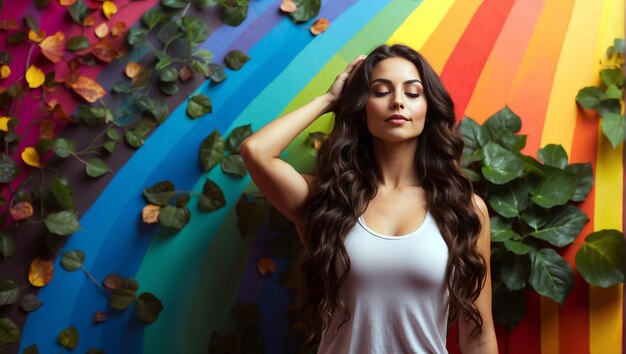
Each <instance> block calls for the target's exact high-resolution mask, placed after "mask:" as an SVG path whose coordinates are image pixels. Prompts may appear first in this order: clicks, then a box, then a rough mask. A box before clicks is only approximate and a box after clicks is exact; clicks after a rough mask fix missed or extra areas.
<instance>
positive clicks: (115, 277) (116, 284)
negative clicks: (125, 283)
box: [104, 273, 122, 290]
mask: <svg viewBox="0 0 626 354" xmlns="http://www.w3.org/2000/svg"><path fill="white" fill-rule="evenodd" d="M104 287H105V288H107V289H109V290H117V289H119V288H121V287H122V277H120V275H119V274H117V273H113V274H109V275H107V277H106V278H104Z"/></svg>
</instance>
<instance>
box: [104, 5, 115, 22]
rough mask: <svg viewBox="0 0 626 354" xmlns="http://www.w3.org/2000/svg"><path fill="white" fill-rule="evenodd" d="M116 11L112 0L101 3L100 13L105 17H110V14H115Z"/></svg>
mask: <svg viewBox="0 0 626 354" xmlns="http://www.w3.org/2000/svg"><path fill="white" fill-rule="evenodd" d="M116 12H117V6H115V4H114V3H113V1H105V2H104V4H102V13H103V14H104V16H105V17H106V18H108V19H110V18H111V15H113V14H115V13H116Z"/></svg>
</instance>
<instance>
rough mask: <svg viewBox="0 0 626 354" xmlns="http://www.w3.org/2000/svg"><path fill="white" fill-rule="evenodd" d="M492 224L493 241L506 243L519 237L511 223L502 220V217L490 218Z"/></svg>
mask: <svg viewBox="0 0 626 354" xmlns="http://www.w3.org/2000/svg"><path fill="white" fill-rule="evenodd" d="M489 220H490V224H491V241H492V242H504V241H506V240H508V239H510V238H512V237H513V236H515V235H517V233H516V232H515V231H513V230H512V228H511V223H510V222H506V221H504V220H502V218H501V217H499V216H497V215H494V216H492V217H490V218H489Z"/></svg>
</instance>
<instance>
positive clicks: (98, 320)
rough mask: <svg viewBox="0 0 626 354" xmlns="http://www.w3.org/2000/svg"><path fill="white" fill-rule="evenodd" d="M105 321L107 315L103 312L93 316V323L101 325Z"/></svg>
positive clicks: (97, 312)
mask: <svg viewBox="0 0 626 354" xmlns="http://www.w3.org/2000/svg"><path fill="white" fill-rule="evenodd" d="M106 319H107V315H105V314H104V312H102V311H100V310H98V311H96V313H94V314H93V323H102V322H104V321H106Z"/></svg>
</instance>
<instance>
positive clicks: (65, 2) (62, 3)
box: [59, 0, 76, 6]
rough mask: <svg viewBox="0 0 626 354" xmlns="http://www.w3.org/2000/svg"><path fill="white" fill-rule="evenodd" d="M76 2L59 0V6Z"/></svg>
mask: <svg viewBox="0 0 626 354" xmlns="http://www.w3.org/2000/svg"><path fill="white" fill-rule="evenodd" d="M74 3H76V0H59V4H60V5H61V6H72V5H74Z"/></svg>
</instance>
